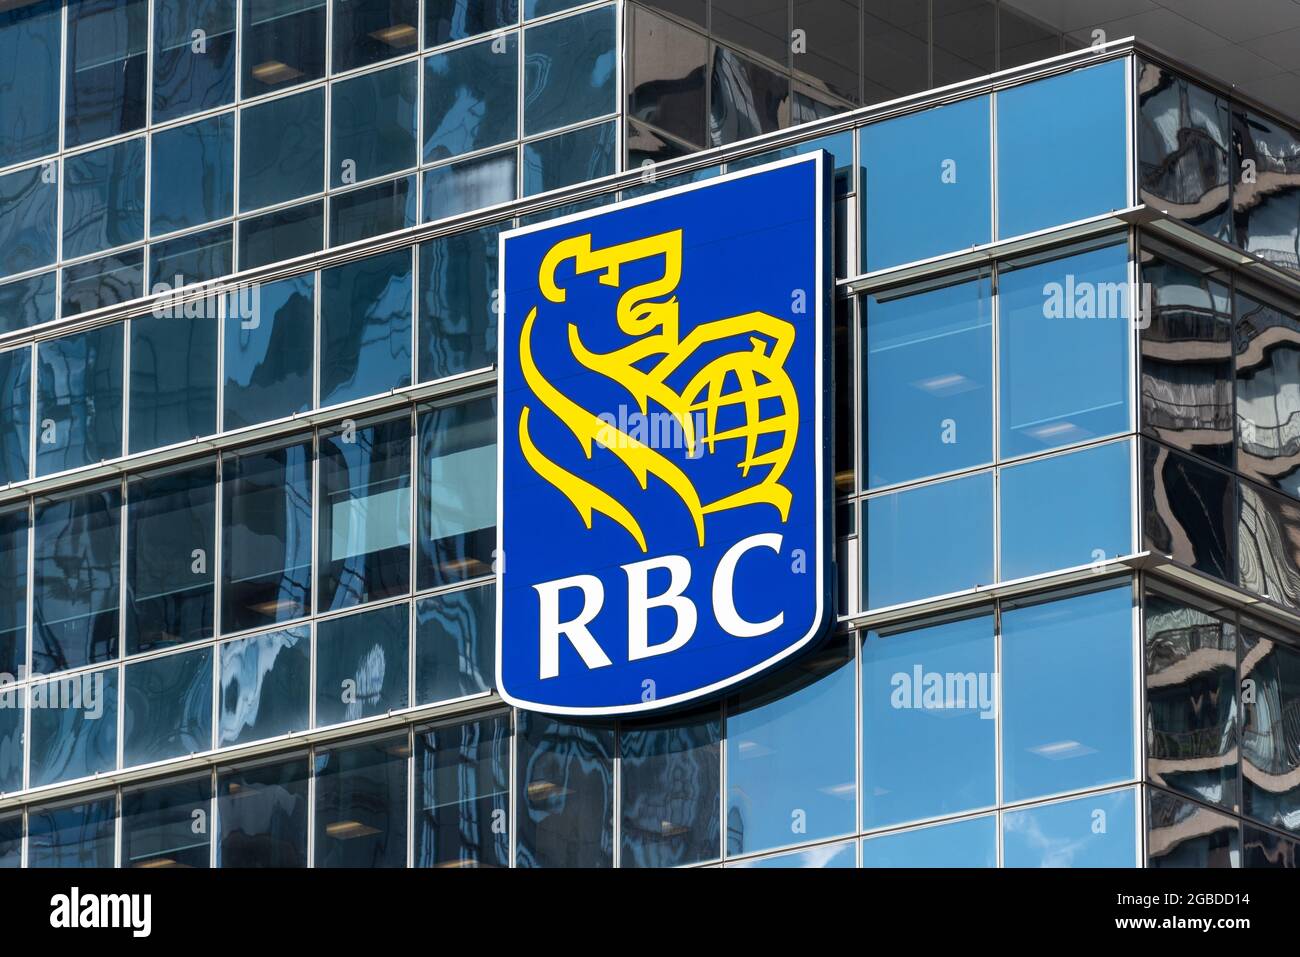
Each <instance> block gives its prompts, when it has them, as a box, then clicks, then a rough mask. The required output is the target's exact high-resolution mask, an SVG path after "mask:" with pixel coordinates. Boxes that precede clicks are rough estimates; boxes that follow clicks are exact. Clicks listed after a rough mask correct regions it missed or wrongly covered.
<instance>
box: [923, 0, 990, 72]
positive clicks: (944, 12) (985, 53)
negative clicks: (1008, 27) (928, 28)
mask: <svg viewBox="0 0 1300 957" xmlns="http://www.w3.org/2000/svg"><path fill="white" fill-rule="evenodd" d="M932 9H933V15H934V24H933V28H932V29H933V37H934V80H933V83H934V85H935V86H943V85H945V84H947V83H956V82H957V81H959V80H968V79H970V78H971V77H973V76H983V75H984V74H986V73H992V72H993V69H994V65H993V64H994V56H993V53H994V49H993V48H994V42H993V36H994V31H995V25H994V22H993V17H994V5H993V2H992V0H933V3H932Z"/></svg>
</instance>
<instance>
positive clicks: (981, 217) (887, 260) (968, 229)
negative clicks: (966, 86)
mask: <svg viewBox="0 0 1300 957" xmlns="http://www.w3.org/2000/svg"><path fill="white" fill-rule="evenodd" d="M989 155H990V146H989V99H988V97H984V96H981V97H975V98H974V99H969V100H962V101H960V102H957V103H952V104H949V105H948V106H940V107H935V108H932V109H929V110H923V111H921V112H920V113H913V114H910V115H908V116H900V117H898V118H896V119H892V120H886V121H885V122H883V123H873V124H871V125H870V126H867V127H865V128H864V129H863V130H862V166H863V176H864V177H865V180H866V201H865V202H864V203H863V206H862V220H863V231H864V233H865V246H866V248H865V250H864V253H865V258H864V260H863V262H864V265H865V267H866V268H867V270H869V271H870V270H876V269H884V268H886V267H888V266H897V265H898V264H900V263H905V262H912V261H913V260H917V259H927V258H929V257H931V256H938V255H940V254H941V253H945V252H949V251H951V250H956V249H965V248H967V247H969V246H975V245H978V244H981V243H987V242H989V241H990V240H991V239H992V238H993V224H992V198H991V193H992V182H991V180H990V178H989V162H990V161H989ZM938 221H942V222H943V224H944V228H943V229H942V230H936V229H934V228H932V227H933V224H934V223H935V222H938Z"/></svg>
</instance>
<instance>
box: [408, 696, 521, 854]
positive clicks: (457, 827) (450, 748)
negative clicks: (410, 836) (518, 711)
mask: <svg viewBox="0 0 1300 957" xmlns="http://www.w3.org/2000/svg"><path fill="white" fill-rule="evenodd" d="M509 818H510V718H509V717H508V716H507V715H493V716H491V717H487V718H483V719H482V720H478V721H467V722H465V723H464V724H457V725H451V726H449V727H441V728H435V729H433V730H430V731H425V732H423V733H417V734H416V736H415V866H416V867H509V866H510V834H509V831H508V828H506V827H504V826H502V825H504V824H505V823H506V822H508V821H509Z"/></svg>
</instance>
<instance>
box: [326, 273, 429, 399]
mask: <svg viewBox="0 0 1300 957" xmlns="http://www.w3.org/2000/svg"><path fill="white" fill-rule="evenodd" d="M411 281H412V279H411V250H410V249H398V250H395V251H393V252H390V253H384V254H382V255H379V256H372V257H370V258H369V259H362V260H358V261H356V262H350V263H346V264H344V265H342V266H335V267H333V268H332V269H326V270H324V271H323V272H322V273H321V319H320V325H321V370H320V376H321V380H320V404H321V405H322V406H326V405H335V404H337V403H340V402H350V401H352V400H354V399H359V398H362V397H364V396H368V395H376V394H378V393H380V392H387V391H389V390H390V389H397V388H401V387H402V386H406V385H410V384H411Z"/></svg>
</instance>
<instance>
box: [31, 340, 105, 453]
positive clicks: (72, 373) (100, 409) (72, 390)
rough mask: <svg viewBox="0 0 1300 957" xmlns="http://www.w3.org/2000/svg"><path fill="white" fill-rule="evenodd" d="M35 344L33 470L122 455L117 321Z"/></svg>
mask: <svg viewBox="0 0 1300 957" xmlns="http://www.w3.org/2000/svg"><path fill="white" fill-rule="evenodd" d="M38 348H39V352H38V353H37V355H38V356H39V369H40V371H39V375H38V376H37V382H36V423H37V424H36V427H37V429H38V430H39V435H38V436H37V439H36V473H37V474H38V475H45V474H47V473H50V472H60V471H63V470H64V469H70V468H76V467H78V466H81V465H90V464H92V463H95V462H99V461H100V460H102V459H111V458H116V457H118V456H119V455H121V454H122V327H121V325H120V324H118V325H111V326H103V327H100V328H98V329H92V330H90V331H88V332H81V333H76V334H74V335H71V336H64V337H63V338H62V339H51V340H48V341H46V342H42V343H41V344H40V346H39V347H38Z"/></svg>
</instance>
